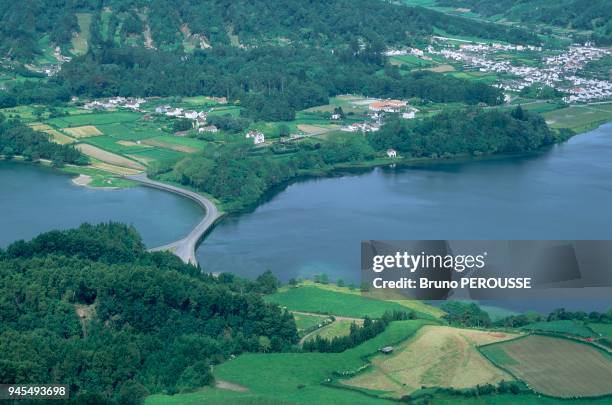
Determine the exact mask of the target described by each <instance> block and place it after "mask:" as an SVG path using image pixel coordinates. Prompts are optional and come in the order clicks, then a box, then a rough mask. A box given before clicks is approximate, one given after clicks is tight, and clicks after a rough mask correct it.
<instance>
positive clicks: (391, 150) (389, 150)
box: [387, 149, 397, 158]
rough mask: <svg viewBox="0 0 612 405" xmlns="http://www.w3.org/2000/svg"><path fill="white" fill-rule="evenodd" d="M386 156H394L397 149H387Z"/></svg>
mask: <svg viewBox="0 0 612 405" xmlns="http://www.w3.org/2000/svg"><path fill="white" fill-rule="evenodd" d="M387 156H388V157H390V158H396V157H397V151H396V150H395V149H387Z"/></svg>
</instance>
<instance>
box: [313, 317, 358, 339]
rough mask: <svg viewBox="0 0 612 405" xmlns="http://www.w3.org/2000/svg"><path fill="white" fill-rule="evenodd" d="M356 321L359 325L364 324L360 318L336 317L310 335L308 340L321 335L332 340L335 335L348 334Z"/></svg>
mask: <svg viewBox="0 0 612 405" xmlns="http://www.w3.org/2000/svg"><path fill="white" fill-rule="evenodd" d="M353 323H355V324H357V325H359V326H361V325H363V320H360V319H355V320H352V319H336V320H335V321H334V322H332V323H331V324H329V325H327V326H324V327H322V328H321V329H317V330H316V331H315V332H313V333H311V334H310V335H308V338H307V339H306V340H311V339H315V338H316V337H317V336H321V337H322V338H323V339H328V340H331V339H333V338H335V337H341V336H348V334H349V333H350V331H351V325H352V324H353Z"/></svg>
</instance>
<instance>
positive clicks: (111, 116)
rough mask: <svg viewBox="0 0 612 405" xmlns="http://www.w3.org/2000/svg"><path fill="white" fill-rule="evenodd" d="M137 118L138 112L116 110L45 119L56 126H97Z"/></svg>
mask: <svg viewBox="0 0 612 405" xmlns="http://www.w3.org/2000/svg"><path fill="white" fill-rule="evenodd" d="M139 119H140V114H138V113H133V112H127V111H118V112H105V113H91V114H78V115H68V116H66V117H57V118H51V119H50V120H48V121H47V123H49V124H50V125H53V126H55V127H58V128H69V127H80V126H85V125H93V126H96V127H97V126H98V125H104V124H113V123H118V122H135V121H138V120H139Z"/></svg>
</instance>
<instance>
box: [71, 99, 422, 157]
mask: <svg viewBox="0 0 612 405" xmlns="http://www.w3.org/2000/svg"><path fill="white" fill-rule="evenodd" d="M156 100H157V98H142V97H138V98H135V97H121V96H117V97H111V98H108V99H98V100H91V101H89V100H88V101H85V102H84V103H83V108H84V109H85V110H90V111H116V110H118V109H123V110H128V111H132V112H138V113H142V114H144V115H143V119H144V120H151V119H152V118H153V117H154V116H160V117H168V118H173V119H185V120H189V121H191V122H192V126H193V129H194V130H195V131H197V133H198V134H204V133H211V134H216V133H218V132H219V131H220V129H219V128H217V127H216V126H215V125H213V124H210V123H209V122H208V120H207V119H208V116H209V114H210V113H213V112H214V111H215V107H210V108H208V109H205V110H195V109H187V108H183V107H178V106H173V105H171V104H161V105H156V106H155V107H151V106H150V105H149V104H148V103H151V101H156ZM72 101H73V102H78V101H79V100H78V98H76V97H75V98H73V100H72ZM211 101H214V102H215V103H218V104H219V105H226V104H227V99H226V98H225V97H211ZM364 102H365V105H364V108H367V110H366V111H364V113H363V118H365V120H359V121H357V122H351V123H346V124H345V125H342V126H340V127H338V129H339V130H340V131H342V132H354V133H357V132H359V133H367V132H376V131H379V130H380V128H381V126H382V125H383V124H384V119H385V116H388V115H389V114H397V115H399V116H400V117H401V118H403V119H414V118H415V117H416V114H417V113H418V112H419V110H418V109H417V108H415V107H413V106H410V105H409V104H408V102H407V101H403V100H392V99H387V100H382V99H372V98H369V99H365V100H364ZM345 118H346V116H345V115H344V113H343V112H342V110H341V109H340V111H338V112H334V113H332V114H330V116H329V119H330V124H331V125H332V126H333V127H334V128H335V127H337V126H338V124H339V123H342V122H345ZM186 134H187V131H179V132H177V133H175V135H176V136H185V135H186ZM313 135H319V133H317V132H313V133H310V134H309V133H303V132H302V131H297V133H291V134H289V136H288V139H284V140H282V141H287V140H297V139H301V138H304V137H308V136H313ZM244 136H245V138H247V139H250V140H252V142H253V144H254V145H257V146H259V145H263V144H265V142H266V136H265V134H264V133H263V132H262V131H260V130H257V129H248V130H247V131H246V132H245V133H244ZM388 155H389V157H395V154H394V153H388Z"/></svg>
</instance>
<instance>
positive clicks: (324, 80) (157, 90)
mask: <svg viewBox="0 0 612 405" xmlns="http://www.w3.org/2000/svg"><path fill="white" fill-rule="evenodd" d="M382 51H383V49H380V50H379V52H382ZM377 55H378V56H380V55H381V54H380V53H378V54H377ZM177 58H180V55H177V54H175V53H170V52H162V51H152V50H145V49H130V50H126V49H116V48H110V49H101V50H97V51H91V52H90V53H89V54H87V55H85V56H83V57H80V58H77V59H76V60H74V61H73V62H71V63H69V64H67V65H65V66H64V68H63V69H62V71H61V72H60V74H59V77H58V78H56V79H54V81H53V82H52V83H57V85H58V88H61V89H64V92H67V93H68V94H74V95H78V96H89V97H109V96H114V95H121V96H170V95H184V96H194V95H200V94H209V95H215V96H225V97H227V98H228V99H230V100H233V101H239V102H240V103H241V105H242V106H244V107H245V109H246V114H247V116H248V117H250V118H252V119H255V120H268V121H287V120H292V119H294V117H295V112H296V111H299V110H302V109H305V108H309V107H313V106H316V105H322V104H326V103H327V102H328V97H329V96H335V95H337V94H348V93H359V94H367V95H369V96H375V97H383V98H410V97H420V98H422V99H424V100H430V101H434V102H454V101H462V102H466V103H468V104H478V103H485V104H489V105H495V104H500V103H501V102H502V101H503V95H502V92H501V90H499V89H496V88H493V87H491V86H488V85H486V84H483V83H479V82H474V81H470V80H467V79H459V78H455V77H452V76H445V75H442V74H439V73H432V72H427V71H419V72H414V73H410V74H407V75H402V74H400V72H399V69H398V68H397V67H391V66H388V67H387V68H385V69H384V70H383V72H384V74H380V73H378V72H379V71H380V70H381V69H383V67H384V66H385V65H384V62H383V61H382V60H381V59H380V58H379V57H377V56H376V55H372V54H365V53H361V52H358V53H356V54H350V53H344V54H342V53H339V54H331V53H329V52H324V51H322V50H319V49H313V48H297V47H292V46H287V47H260V48H256V49H253V50H248V51H245V50H240V49H236V48H234V47H225V48H215V49H212V50H207V51H196V52H194V53H193V54H191V55H190V56H189V58H187V59H186V60H185V61H183V63H176V60H177ZM15 97H19V96H18V95H15ZM21 97H23V96H21Z"/></svg>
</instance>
